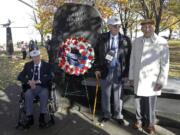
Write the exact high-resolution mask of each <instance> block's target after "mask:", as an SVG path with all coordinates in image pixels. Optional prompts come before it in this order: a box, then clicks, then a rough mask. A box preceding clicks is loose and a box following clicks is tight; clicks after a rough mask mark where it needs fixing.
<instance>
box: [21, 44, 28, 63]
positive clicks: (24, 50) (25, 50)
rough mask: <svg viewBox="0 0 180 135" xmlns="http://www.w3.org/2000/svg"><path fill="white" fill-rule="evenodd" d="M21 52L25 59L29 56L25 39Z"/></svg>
mask: <svg viewBox="0 0 180 135" xmlns="http://www.w3.org/2000/svg"><path fill="white" fill-rule="evenodd" d="M21 52H22V56H23V59H24V60H25V59H26V56H27V44H26V43H25V42H24V41H22V42H21Z"/></svg>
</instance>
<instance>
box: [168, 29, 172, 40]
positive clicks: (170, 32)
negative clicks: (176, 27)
mask: <svg viewBox="0 0 180 135" xmlns="http://www.w3.org/2000/svg"><path fill="white" fill-rule="evenodd" d="M172 32H173V30H172V29H169V37H168V39H171V36H172Z"/></svg>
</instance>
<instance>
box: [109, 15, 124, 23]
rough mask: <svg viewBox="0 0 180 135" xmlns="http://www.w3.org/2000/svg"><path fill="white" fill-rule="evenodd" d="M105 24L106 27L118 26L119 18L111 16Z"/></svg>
mask: <svg viewBox="0 0 180 135" xmlns="http://www.w3.org/2000/svg"><path fill="white" fill-rule="evenodd" d="M107 24H108V25H118V24H119V25H120V24H121V21H120V19H119V17H117V16H112V17H111V18H109V19H108V21H107Z"/></svg>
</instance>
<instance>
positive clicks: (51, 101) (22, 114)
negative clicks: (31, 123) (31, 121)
mask: <svg viewBox="0 0 180 135" xmlns="http://www.w3.org/2000/svg"><path fill="white" fill-rule="evenodd" d="M28 88H29V86H28V85H27V84H22V91H21V93H20V99H19V112H18V119H17V125H16V129H20V128H22V129H27V127H26V123H27V116H26V111H25V92H26V90H27V89H28ZM48 90H49V97H48V103H47V119H46V120H47V126H46V127H49V126H51V125H54V124H55V120H54V113H55V112H56V111H57V100H56V85H55V83H54V82H50V83H49V87H48ZM33 103H36V104H37V103H39V97H38V96H37V97H35V98H34V101H33Z"/></svg>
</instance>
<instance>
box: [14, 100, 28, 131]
mask: <svg viewBox="0 0 180 135" xmlns="http://www.w3.org/2000/svg"><path fill="white" fill-rule="evenodd" d="M26 122H27V117H26V112H25V108H24V101H21V102H20V104H19V114H18V121H17V125H16V129H19V128H20V127H21V128H23V129H24V128H25V125H26Z"/></svg>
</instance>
